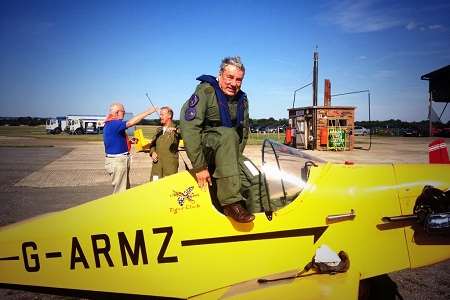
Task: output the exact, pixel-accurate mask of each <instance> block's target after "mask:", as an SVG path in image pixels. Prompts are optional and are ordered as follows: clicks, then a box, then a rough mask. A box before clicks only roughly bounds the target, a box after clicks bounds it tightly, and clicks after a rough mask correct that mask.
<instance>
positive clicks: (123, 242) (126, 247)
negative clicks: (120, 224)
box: [117, 229, 148, 266]
mask: <svg viewBox="0 0 450 300" xmlns="http://www.w3.org/2000/svg"><path fill="white" fill-rule="evenodd" d="M117 236H118V238H119V247H120V254H121V255H122V264H123V265H124V266H128V260H127V255H126V253H128V256H129V257H130V260H131V262H132V263H133V265H137V264H138V263H139V253H140V252H141V251H142V263H143V264H144V265H146V264H148V258H147V250H146V249H145V240H144V231H143V230H142V229H140V230H136V238H135V240H134V251H133V250H132V249H131V245H130V243H129V242H128V240H127V236H126V235H125V233H124V232H118V233H117ZM125 251H126V253H125Z"/></svg>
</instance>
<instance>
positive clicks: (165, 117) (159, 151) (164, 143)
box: [150, 106, 180, 181]
mask: <svg viewBox="0 0 450 300" xmlns="http://www.w3.org/2000/svg"><path fill="white" fill-rule="evenodd" d="M159 118H160V122H161V125H162V126H161V127H159V128H158V129H157V130H156V133H155V135H154V136H153V138H152V139H151V143H150V157H151V159H152V161H153V166H152V173H151V175H150V181H154V180H158V179H159V178H162V177H165V176H169V175H172V174H175V173H177V172H178V142H179V141H180V137H179V133H178V132H177V128H176V126H175V124H174V123H173V121H172V119H173V110H172V109H171V108H170V107H168V106H164V107H161V109H160V111H159Z"/></svg>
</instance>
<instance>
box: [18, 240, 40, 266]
mask: <svg viewBox="0 0 450 300" xmlns="http://www.w3.org/2000/svg"><path fill="white" fill-rule="evenodd" d="M27 248H31V249H33V250H37V245H36V243H35V242H25V243H23V244H22V255H23V262H24V264H25V270H27V271H28V272H37V271H39V269H40V268H41V266H40V264H39V255H38V254H36V253H35V254H30V255H29V256H28V252H27ZM28 258H30V259H31V260H34V266H30V262H29V261H28Z"/></svg>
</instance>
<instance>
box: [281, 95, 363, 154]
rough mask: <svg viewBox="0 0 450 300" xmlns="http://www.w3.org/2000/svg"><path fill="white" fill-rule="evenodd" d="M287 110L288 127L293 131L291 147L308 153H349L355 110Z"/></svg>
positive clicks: (328, 107)
mask: <svg viewBox="0 0 450 300" xmlns="http://www.w3.org/2000/svg"><path fill="white" fill-rule="evenodd" d="M325 104H327V103H326V102H325ZM288 111H289V126H290V127H291V128H293V129H294V130H293V137H294V138H293V143H294V145H293V146H294V147H296V148H303V149H309V150H337V151H343V150H353V146H354V136H353V134H352V133H353V128H354V121H355V107H353V106H328V105H326V106H307V107H296V108H291V109H288Z"/></svg>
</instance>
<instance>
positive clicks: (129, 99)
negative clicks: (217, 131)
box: [0, 0, 450, 122]
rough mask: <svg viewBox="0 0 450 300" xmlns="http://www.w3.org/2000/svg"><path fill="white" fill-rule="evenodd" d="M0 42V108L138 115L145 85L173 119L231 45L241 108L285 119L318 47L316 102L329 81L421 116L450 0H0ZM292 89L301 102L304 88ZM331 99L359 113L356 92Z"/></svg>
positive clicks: (441, 57)
mask: <svg viewBox="0 0 450 300" xmlns="http://www.w3.org/2000/svg"><path fill="white" fill-rule="evenodd" d="M0 45H1V46H0V116H3V117H7V116H10V117H11V116H33V117H51V116H53V117H56V116H65V115H68V114H106V113H107V110H108V107H109V105H110V104H111V103H112V102H122V103H124V105H125V108H126V110H127V111H128V112H133V113H139V112H141V111H143V110H145V109H146V108H147V107H148V106H149V104H150V102H149V101H148V99H147V98H146V96H145V95H146V93H148V94H149V95H150V98H151V100H152V102H153V103H154V104H155V105H157V106H159V107H161V106H165V105H169V106H171V107H172V108H173V109H174V112H175V119H178V118H179V111H180V109H181V106H182V105H183V103H184V102H185V101H186V100H187V99H188V98H189V97H190V96H191V95H192V93H193V92H194V90H195V86H196V85H197V84H198V82H197V81H196V79H195V78H196V77H198V76H200V75H202V74H210V75H215V76H216V75H217V74H218V68H219V65H220V62H221V60H222V59H223V58H224V57H226V56H236V55H238V56H240V57H241V59H242V61H243V63H244V65H245V68H246V74H245V78H244V82H243V86H242V90H244V91H245V92H246V93H247V95H248V98H249V107H250V117H251V118H255V119H259V118H270V117H273V118H275V119H279V118H287V117H288V111H287V109H288V108H291V107H292V105H293V98H294V91H295V90H296V89H298V88H299V87H301V86H303V85H306V84H308V83H310V82H312V68H313V53H314V51H315V50H316V49H317V52H318V53H319V88H318V89H319V94H318V103H319V105H322V104H323V86H324V84H323V82H324V79H330V80H331V93H332V94H340V93H348V92H353V91H361V90H370V99H371V110H370V112H371V119H372V120H388V119H400V120H403V121H421V120H425V119H427V117H428V81H423V80H420V76H421V75H423V74H426V73H429V72H431V71H433V70H436V69H439V68H441V67H444V66H447V65H449V64H450V2H449V1H448V0H439V1H435V0H429V1H416V0H409V1H403V0H400V1H377V0H363V1H347V0H339V1H335V0H330V1H329V0H326V1H321V0H318V1H284V0H277V1H266V0H255V1H250V0H247V1H246V0H242V1H188V0H186V1H181V0H180V1H176V0H174V1H151V0H148V1H132V0H128V1H114V0H109V1H97V0H90V1H84V0H77V1H66V0H57V1H56V0H55V1H48V0H36V1H34V0H25V1H23V0H9V1H7V0H0ZM316 47H317V48H316ZM295 97H296V101H295V106H296V107H303V106H311V105H312V88H311V87H307V88H304V89H302V90H300V91H298V92H297V93H296V94H295ZM332 105H336V106H355V107H357V109H356V120H359V121H362V120H368V95H367V93H358V94H351V95H346V96H336V97H333V98H332ZM433 106H434V109H435V111H436V113H437V115H440V114H441V113H442V110H443V107H444V106H443V104H440V105H439V104H436V103H434V104H433ZM150 118H157V116H156V115H153V116H151V117H150ZM449 119H450V107H448V108H447V109H446V110H445V112H444V114H443V115H442V120H443V121H444V122H447V121H448V120H449Z"/></svg>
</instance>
